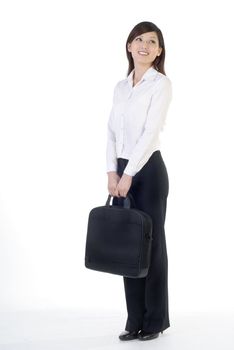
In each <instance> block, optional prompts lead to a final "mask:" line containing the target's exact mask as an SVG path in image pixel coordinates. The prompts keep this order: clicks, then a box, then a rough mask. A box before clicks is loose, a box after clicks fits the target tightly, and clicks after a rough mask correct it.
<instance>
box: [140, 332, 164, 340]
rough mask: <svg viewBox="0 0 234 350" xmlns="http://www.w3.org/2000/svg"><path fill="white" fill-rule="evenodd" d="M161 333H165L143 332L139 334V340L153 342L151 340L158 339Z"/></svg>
mask: <svg viewBox="0 0 234 350" xmlns="http://www.w3.org/2000/svg"><path fill="white" fill-rule="evenodd" d="M159 333H161V334H163V331H161V332H146V331H143V330H141V331H140V332H139V333H138V335H137V337H138V339H139V340H151V339H155V338H158V336H159Z"/></svg>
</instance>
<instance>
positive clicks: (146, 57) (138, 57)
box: [128, 32, 162, 65]
mask: <svg viewBox="0 0 234 350" xmlns="http://www.w3.org/2000/svg"><path fill="white" fill-rule="evenodd" d="M128 51H129V52H131V53H132V58H133V61H134V64H135V65H136V63H137V64H142V63H144V64H151V63H152V62H153V61H154V60H155V58H156V57H157V56H159V55H160V54H161V52H162V49H161V48H160V47H159V42H158V37H157V34H156V33H155V32H147V33H144V34H141V35H138V36H137V37H135V39H133V41H132V42H131V43H128Z"/></svg>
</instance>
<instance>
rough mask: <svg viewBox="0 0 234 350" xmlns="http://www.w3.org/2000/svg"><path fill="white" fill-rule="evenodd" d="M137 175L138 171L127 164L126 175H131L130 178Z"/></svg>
mask: <svg viewBox="0 0 234 350" xmlns="http://www.w3.org/2000/svg"><path fill="white" fill-rule="evenodd" d="M136 173H137V171H136V170H135V169H134V168H133V167H131V166H128V164H127V166H126V168H125V169H124V174H127V175H130V176H135V175H136Z"/></svg>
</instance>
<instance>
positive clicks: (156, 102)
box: [106, 67, 172, 176]
mask: <svg viewBox="0 0 234 350" xmlns="http://www.w3.org/2000/svg"><path fill="white" fill-rule="evenodd" d="M133 72H134V69H133V70H132V71H131V73H130V74H129V75H128V77H127V78H125V79H123V80H120V81H119V82H118V83H117V84H116V85H115V88H114V96H113V104H112V109H111V112H110V115H109V120H108V125H107V145H106V171H107V172H109V171H116V172H117V158H125V159H128V164H127V166H126V167H125V169H124V173H125V174H127V175H131V176H134V175H135V174H136V173H137V172H138V171H139V170H141V168H142V167H143V166H144V165H145V164H146V162H147V161H148V159H149V158H150V156H151V155H152V153H153V152H154V151H156V150H159V149H160V139H159V133H160V131H161V130H163V127H164V124H165V119H166V115H167V110H168V107H169V104H170V102H171V99H172V84H171V80H170V79H169V78H168V77H167V76H166V75H164V74H162V73H160V72H158V71H157V70H156V69H154V68H153V67H150V68H149V69H147V71H146V72H145V73H144V75H143V76H142V78H141V80H140V81H139V82H138V83H137V84H136V85H135V86H133Z"/></svg>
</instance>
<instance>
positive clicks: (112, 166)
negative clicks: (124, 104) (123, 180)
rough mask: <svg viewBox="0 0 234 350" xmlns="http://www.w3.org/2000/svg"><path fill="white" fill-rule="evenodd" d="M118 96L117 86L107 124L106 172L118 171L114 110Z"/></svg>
mask: <svg viewBox="0 0 234 350" xmlns="http://www.w3.org/2000/svg"><path fill="white" fill-rule="evenodd" d="M116 96H117V84H116V86H115V88H114V93H113V100H112V108H111V111H110V114H109V119H108V123H107V143H106V172H109V171H117V153H116V137H115V132H114V109H115V102H116Z"/></svg>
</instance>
